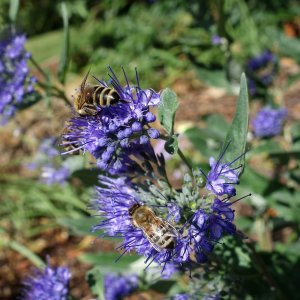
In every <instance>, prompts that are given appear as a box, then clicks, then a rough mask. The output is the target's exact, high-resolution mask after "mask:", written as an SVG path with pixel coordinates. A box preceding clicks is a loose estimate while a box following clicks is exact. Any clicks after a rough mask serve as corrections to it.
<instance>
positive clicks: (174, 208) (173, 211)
mask: <svg viewBox="0 0 300 300" xmlns="http://www.w3.org/2000/svg"><path fill="white" fill-rule="evenodd" d="M167 207H168V210H169V214H168V216H167V220H168V221H169V220H171V219H173V220H174V222H175V223H178V222H179V221H180V207H179V206H178V205H177V204H176V203H168V204H167Z"/></svg>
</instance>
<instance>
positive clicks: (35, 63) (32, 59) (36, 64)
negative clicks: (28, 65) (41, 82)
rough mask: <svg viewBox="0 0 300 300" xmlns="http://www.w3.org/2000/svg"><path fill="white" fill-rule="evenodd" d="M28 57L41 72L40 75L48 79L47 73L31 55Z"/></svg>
mask: <svg viewBox="0 0 300 300" xmlns="http://www.w3.org/2000/svg"><path fill="white" fill-rule="evenodd" d="M29 59H30V61H31V62H32V63H33V65H34V66H35V67H36V68H37V69H38V70H39V71H40V72H41V73H42V75H43V76H44V77H45V78H46V79H49V75H48V74H47V73H46V72H45V71H44V70H43V69H42V68H41V66H40V65H39V64H38V62H37V61H36V60H35V59H34V58H33V57H30V58H29Z"/></svg>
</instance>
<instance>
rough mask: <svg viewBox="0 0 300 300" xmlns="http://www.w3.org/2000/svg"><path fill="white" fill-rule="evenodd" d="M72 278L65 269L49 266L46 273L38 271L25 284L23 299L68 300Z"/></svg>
mask: <svg viewBox="0 0 300 300" xmlns="http://www.w3.org/2000/svg"><path fill="white" fill-rule="evenodd" d="M70 278H71V273H70V271H69V270H68V268H65V267H58V268H51V267H50V266H47V267H46V268H45V270H44V271H40V270H36V271H35V274H34V275H33V276H32V277H30V278H28V279H27V280H26V281H25V283H24V285H25V288H24V290H23V298H22V299H23V300H34V299H41V300H42V299H45V300H46V299H48V300H67V298H68V293H69V287H68V286H69V281H70Z"/></svg>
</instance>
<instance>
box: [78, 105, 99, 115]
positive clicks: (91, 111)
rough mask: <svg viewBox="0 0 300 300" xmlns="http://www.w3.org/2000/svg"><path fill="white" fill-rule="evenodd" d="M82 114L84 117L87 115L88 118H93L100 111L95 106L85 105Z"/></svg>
mask: <svg viewBox="0 0 300 300" xmlns="http://www.w3.org/2000/svg"><path fill="white" fill-rule="evenodd" d="M81 112H82V113H81V114H82V115H86V116H87V115H89V116H90V115H92V116H94V115H96V114H97V113H98V110H97V108H96V106H95V105H92V104H85V105H83V106H82V109H81Z"/></svg>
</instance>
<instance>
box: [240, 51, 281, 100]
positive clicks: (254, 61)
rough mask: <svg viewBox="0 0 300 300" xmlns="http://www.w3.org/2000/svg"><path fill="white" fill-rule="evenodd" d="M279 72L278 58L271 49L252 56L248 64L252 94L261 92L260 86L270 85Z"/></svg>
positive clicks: (247, 69)
mask: <svg viewBox="0 0 300 300" xmlns="http://www.w3.org/2000/svg"><path fill="white" fill-rule="evenodd" d="M276 72H277V58H276V56H275V55H274V54H273V53H272V52H271V51H270V50H265V51H264V52H263V53H262V54H259V55H257V56H254V57H252V58H251V59H250V60H249V61H248V63H247V65H246V73H247V75H248V77H249V78H248V85H249V91H250V93H251V94H252V95H255V94H257V93H259V89H260V87H262V88H265V87H267V86H270V85H271V84H272V82H273V80H274V77H275V75H276Z"/></svg>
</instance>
